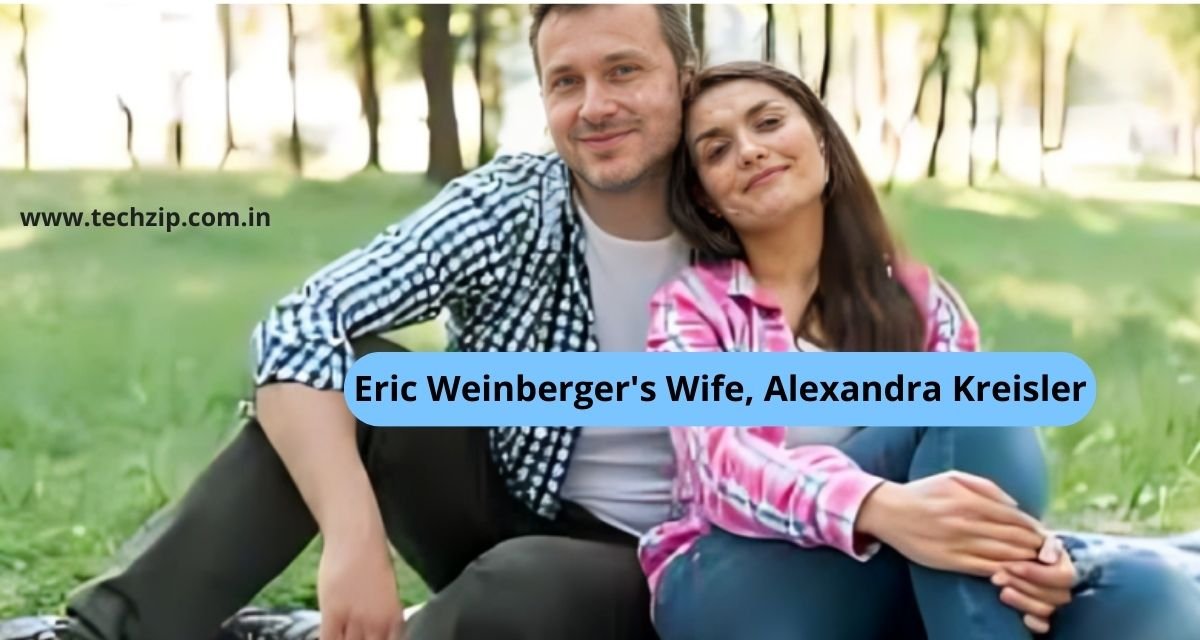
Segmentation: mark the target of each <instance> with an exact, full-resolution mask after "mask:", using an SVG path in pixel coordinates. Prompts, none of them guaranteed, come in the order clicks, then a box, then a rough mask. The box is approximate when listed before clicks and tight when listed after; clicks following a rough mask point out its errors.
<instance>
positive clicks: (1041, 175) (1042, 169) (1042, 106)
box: [1038, 5, 1050, 187]
mask: <svg viewBox="0 0 1200 640" xmlns="http://www.w3.org/2000/svg"><path fill="white" fill-rule="evenodd" d="M1049 14H1050V7H1048V6H1044V5H1043V6H1042V33H1041V41H1040V44H1039V45H1038V146H1039V147H1040V149H1039V150H1038V183H1039V184H1041V185H1042V186H1043V187H1045V186H1046V38H1047V37H1048V36H1047V32H1048V29H1047V25H1048V24H1049V22H1050V20H1049Z"/></svg>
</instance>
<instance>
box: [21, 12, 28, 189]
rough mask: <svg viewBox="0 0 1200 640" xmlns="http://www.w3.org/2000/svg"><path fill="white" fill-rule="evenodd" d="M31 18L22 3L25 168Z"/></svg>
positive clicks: (22, 126)
mask: <svg viewBox="0 0 1200 640" xmlns="http://www.w3.org/2000/svg"><path fill="white" fill-rule="evenodd" d="M28 54H29V18H28V16H27V15H26V13H25V5H21V53H20V56H19V58H20V65H21V79H22V81H23V82H24V83H25V100H24V102H25V104H24V108H23V109H22V110H21V139H22V140H23V141H24V146H25V149H24V154H25V155H24V162H23V165H22V166H24V167H25V170H26V171H28V170H29V147H30V144H29V57H28Z"/></svg>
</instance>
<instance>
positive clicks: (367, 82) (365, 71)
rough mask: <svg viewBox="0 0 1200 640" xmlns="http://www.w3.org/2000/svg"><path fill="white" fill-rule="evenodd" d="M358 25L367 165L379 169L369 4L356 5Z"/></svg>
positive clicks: (373, 44)
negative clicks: (365, 120)
mask: <svg viewBox="0 0 1200 640" xmlns="http://www.w3.org/2000/svg"><path fill="white" fill-rule="evenodd" d="M358 25H359V34H360V37H359V40H360V43H359V45H360V47H361V50H362V76H361V78H360V82H361V83H362V87H361V89H360V95H361V96H362V110H363V115H364V116H366V118H367V141H368V142H367V167H368V168H371V169H379V168H380V165H379V89H378V86H377V85H376V81H375V26H374V23H373V22H372V20H371V6H370V5H367V4H359V5H358Z"/></svg>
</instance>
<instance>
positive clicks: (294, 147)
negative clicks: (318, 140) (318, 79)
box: [285, 4, 304, 174]
mask: <svg viewBox="0 0 1200 640" xmlns="http://www.w3.org/2000/svg"><path fill="white" fill-rule="evenodd" d="M285 6H286V7H287V25H288V58H287V61H288V77H289V78H291V80H292V138H291V155H292V166H294V167H295V168H296V173H301V174H302V173H304V151H303V147H302V145H301V143H300V117H299V114H298V113H297V110H296V107H297V100H296V16H295V12H294V11H293V8H292V5H291V4H287V5H285Z"/></svg>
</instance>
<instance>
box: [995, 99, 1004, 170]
mask: <svg viewBox="0 0 1200 640" xmlns="http://www.w3.org/2000/svg"><path fill="white" fill-rule="evenodd" d="M1003 130H1004V82H1003V81H997V82H996V133H995V135H996V146H995V148H994V149H993V151H992V174H993V175H996V174H999V173H1000V132H1001V131H1003Z"/></svg>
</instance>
